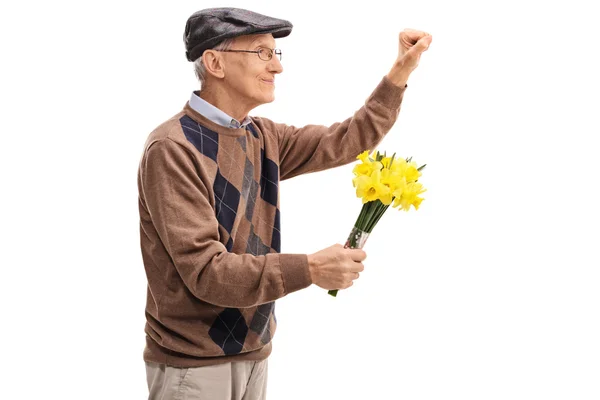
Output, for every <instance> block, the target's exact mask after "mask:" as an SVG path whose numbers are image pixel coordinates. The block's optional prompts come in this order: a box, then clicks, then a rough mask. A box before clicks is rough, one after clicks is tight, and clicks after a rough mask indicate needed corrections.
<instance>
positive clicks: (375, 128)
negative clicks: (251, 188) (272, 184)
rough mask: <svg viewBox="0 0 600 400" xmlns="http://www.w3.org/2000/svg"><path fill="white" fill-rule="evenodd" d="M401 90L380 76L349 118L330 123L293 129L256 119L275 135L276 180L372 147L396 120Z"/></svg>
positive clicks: (343, 160)
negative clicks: (374, 86)
mask: <svg viewBox="0 0 600 400" xmlns="http://www.w3.org/2000/svg"><path fill="white" fill-rule="evenodd" d="M405 90H406V86H405V87H403V88H401V87H398V86H395V85H394V84H392V83H391V82H390V81H389V79H388V78H387V77H385V76H384V77H383V79H382V80H381V82H380V83H379V85H378V86H377V87H376V88H375V90H374V91H373V92H372V94H371V95H370V96H369V97H368V98H367V100H366V102H365V104H364V105H363V106H362V107H361V108H360V109H359V110H358V111H356V112H355V113H354V115H353V116H352V117H350V118H348V119H346V120H345V121H343V122H338V123H335V124H333V125H331V126H324V125H306V126H304V127H302V128H296V127H294V126H291V125H285V124H279V123H274V122H272V121H270V120H268V119H266V118H258V122H259V123H261V124H262V125H263V127H264V128H263V129H264V130H267V131H274V132H276V135H277V137H278V142H279V155H280V160H279V162H280V167H279V168H280V174H281V178H280V179H281V180H284V179H289V178H292V177H294V176H297V175H300V174H305V173H309V172H316V171H322V170H325V169H329V168H333V167H338V166H341V165H345V164H348V163H350V162H352V161H353V160H355V159H356V156H357V155H358V154H360V153H361V152H363V151H365V150H373V149H374V148H375V147H376V146H377V145H378V144H379V143H380V142H381V140H382V139H383V137H384V136H385V134H386V133H387V132H389V130H390V129H391V127H392V126H393V125H394V123H395V122H396V119H397V118H398V114H399V112H400V104H401V103H402V99H403V96H404V92H405Z"/></svg>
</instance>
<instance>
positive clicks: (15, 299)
mask: <svg viewBox="0 0 600 400" xmlns="http://www.w3.org/2000/svg"><path fill="white" fill-rule="evenodd" d="M592 3H593V2H591V1H590V2H583V1H575V2H573V1H571V2H566V1H563V2H556V1H539V2H534V1H503V2H496V3H490V2H476V1H452V2H449V1H411V2H402V1H398V2H388V1H383V0H370V1H368V2H357V3H355V5H352V6H351V5H349V4H351V3H349V2H343V3H342V2H340V3H339V5H335V6H334V5H333V4H334V3H333V2H324V1H304V2H282V1H277V2H276V1H230V2H228V3H220V2H202V1H200V2H198V1H177V2H165V1H162V2H148V1H145V2H141V1H137V2H118V3H117V2H116V1H112V2H107V1H104V2H96V3H93V4H92V3H90V2H85V1H79V2H71V3H69V2H65V1H51V2H41V1H37V2H35V1H29V2H3V3H2V6H0V40H1V47H0V51H1V52H2V62H1V67H0V68H1V74H0V80H1V82H0V83H1V91H0V96H1V104H0V106H1V108H0V110H1V112H0V115H1V117H0V118H1V121H0V122H1V124H0V127H1V133H2V140H1V145H0V167H1V168H0V174H1V182H2V194H1V196H0V201H1V202H2V206H1V207H0V215H1V223H0V226H1V227H2V240H1V242H0V243H1V247H2V251H1V253H0V257H1V258H0V265H1V266H2V279H1V280H0V297H1V299H0V300H1V302H0V304H1V307H2V309H1V312H2V314H1V320H0V321H1V326H2V328H0V335H1V342H0V343H1V346H2V354H1V360H2V373H1V376H2V378H1V382H2V384H1V389H0V390H1V394H0V397H1V398H6V399H9V398H10V399H12V398H15V399H40V398H61V399H142V398H145V397H146V396H147V389H146V382H145V370H144V364H143V361H142V350H143V346H144V333H143V325H144V305H145V288H146V287H145V285H146V282H145V274H144V268H143V264H142V259H141V255H140V250H139V232H138V214H137V212H138V210H137V187H136V173H137V165H138V162H139V157H140V156H141V151H142V147H143V144H144V141H145V139H146V137H147V135H148V134H149V133H150V131H151V130H152V129H153V128H154V127H155V126H156V125H158V124H159V123H161V122H162V121H164V120H165V119H167V118H169V117H170V116H171V115H173V114H175V113H176V112H178V111H179V110H180V109H181V108H182V107H183V105H184V103H185V101H186V100H187V99H188V97H189V94H190V92H191V91H192V90H194V89H197V86H198V85H197V83H196V80H195V76H194V73H193V69H192V65H191V64H190V63H188V62H187V61H186V59H185V55H184V48H183V43H182V34H183V28H184V25H185V21H186V19H187V17H188V16H189V15H190V14H192V13H193V12H194V11H197V10H198V9H201V8H205V7H217V6H238V7H244V8H248V9H252V10H254V11H257V12H261V13H264V14H267V15H271V16H275V17H279V18H283V19H288V20H290V21H291V22H292V23H293V24H294V30H293V33H292V35H291V36H289V37H288V38H284V39H279V40H278V41H277V44H278V47H280V48H282V49H283V65H284V72H283V74H282V75H280V76H279V77H278V81H277V89H276V101H275V102H274V103H272V104H268V105H264V106H261V107H260V108H257V109H256V110H254V111H253V113H252V114H253V115H263V116H266V117H269V118H271V119H273V120H275V121H278V122H285V123H288V124H294V125H297V126H301V125H304V124H308V123H319V124H325V125H328V124H331V123H333V122H337V121H341V120H343V119H345V118H347V117H349V116H350V115H352V113H353V112H354V111H355V110H356V109H358V108H359V107H360V106H361V105H362V104H363V102H364V101H365V99H366V98H367V96H368V95H369V94H370V93H371V91H372V90H373V89H374V88H375V86H376V85H377V84H378V83H379V81H380V80H381V78H382V77H383V76H384V75H385V74H386V73H387V72H388V70H389V68H390V67H391V65H392V62H393V60H394V59H395V57H396V54H397V45H398V43H397V40H398V33H399V32H400V31H401V30H402V29H404V28H414V29H421V30H425V31H428V32H429V33H431V34H432V35H433V43H432V45H431V47H430V48H429V50H428V51H427V52H426V53H425V54H424V55H423V57H422V59H421V63H420V65H419V67H418V68H417V70H416V71H415V72H414V73H413V75H412V76H411V77H410V80H409V82H408V84H409V87H408V89H407V92H406V95H405V98H404V103H403V105H402V111H401V114H400V117H399V119H398V122H397V123H396V124H395V125H394V127H393V128H392V130H391V131H390V132H389V134H388V135H387V137H386V138H385V139H384V141H383V143H382V144H381V146H380V149H382V150H387V151H388V152H394V151H395V152H397V153H398V155H400V156H405V157H406V156H411V155H412V156H413V157H414V159H415V160H416V161H417V162H418V163H427V164H428V167H427V168H426V169H425V170H424V174H423V177H422V179H421V181H422V182H423V184H424V185H425V186H426V187H427V188H428V191H427V192H426V193H425V198H426V200H425V201H424V202H423V204H422V208H421V209H420V210H419V211H417V212H414V211H411V212H409V213H404V212H398V211H396V210H389V211H388V212H387V214H386V215H385V217H384V218H383V219H382V220H381V222H380V223H379V225H378V226H377V227H376V229H375V230H374V232H373V234H372V236H371V237H370V238H369V241H368V242H367V245H366V247H365V251H366V252H367V255H368V258H367V260H366V261H365V267H366V270H365V272H364V273H363V274H361V278H360V279H359V280H358V281H356V283H355V285H354V286H353V287H352V288H351V289H349V290H346V291H342V292H340V294H339V295H338V297H337V298H335V299H334V298H332V297H331V296H328V295H327V293H326V291H325V290H323V289H320V288H318V287H316V286H314V285H313V286H312V287H310V288H308V289H306V290H303V291H300V292H296V293H293V294H291V295H289V296H287V297H286V298H284V299H281V300H280V301H278V302H277V317H278V320H279V326H278V330H277V334H276V335H275V338H274V349H273V353H272V355H271V357H270V359H269V383H268V398H269V399H274V400H277V399H307V398H310V399H332V398H344V399H384V398H385V399H414V400H417V399H436V400H438V399H461V400H466V399H476V400H481V399H486V400H487V399H527V400H529V399H578V400H583V399H599V398H600V340H599V338H600V289H599V287H600V272H599V268H600V257H599V255H598V239H599V236H600V235H599V226H600V215H599V211H598V208H599V204H600V196H599V191H598V176H597V175H598V172H599V171H600V168H598V161H597V157H598V156H597V154H598V148H599V147H598V145H596V144H595V143H596V136H597V135H598V133H600V129H599V128H600V124H599V122H598V115H599V113H598V108H599V106H600V102H599V100H598V92H599V89H600V87H599V86H600V85H599V78H598V71H600V63H599V62H598V43H599V40H600V30H599V28H598V26H599V25H598V23H597V14H595V13H593V12H592V10H591V8H590V6H589V5H590V4H592ZM353 165H354V164H349V165H347V166H344V167H340V168H336V169H333V170H329V171H325V172H321V173H315V174H309V175H305V176H301V177H298V178H295V179H292V180H289V181H285V182H282V185H281V207H282V230H283V235H282V252H285V253H312V252H316V251H318V250H320V249H322V248H325V247H328V246H330V245H332V244H334V243H343V242H344V241H345V239H346V237H347V234H348V232H349V230H350V228H351V227H352V224H353V223H354V220H355V218H356V216H357V215H358V211H359V209H360V200H359V199H357V198H355V196H354V191H353V188H352V184H351V170H352V167H353Z"/></svg>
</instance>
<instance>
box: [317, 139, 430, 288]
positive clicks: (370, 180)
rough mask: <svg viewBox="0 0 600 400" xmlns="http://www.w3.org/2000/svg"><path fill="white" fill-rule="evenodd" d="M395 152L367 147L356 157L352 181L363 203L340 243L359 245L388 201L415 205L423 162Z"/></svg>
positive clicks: (403, 206) (406, 206) (406, 207)
mask: <svg viewBox="0 0 600 400" xmlns="http://www.w3.org/2000/svg"><path fill="white" fill-rule="evenodd" d="M395 156H396V153H394V154H393V155H392V156H391V157H387V156H386V153H383V154H381V153H380V152H379V151H377V152H376V153H373V154H370V155H369V150H366V151H364V152H363V153H361V154H359V155H358V157H356V158H357V159H358V160H360V161H362V163H360V164H357V165H356V166H355V167H354V170H353V171H352V172H353V173H354V178H353V179H352V184H353V185H354V187H355V188H356V196H357V197H359V198H361V199H362V203H363V206H362V209H361V210H360V214H359V215H358V218H357V220H356V222H355V223H354V228H353V229H352V231H351V232H350V236H348V240H347V241H346V244H345V245H344V247H346V248H348V247H349V248H352V249H362V248H363V246H364V245H365V242H366V240H367V238H368V237H369V234H370V233H371V231H373V228H375V225H376V224H377V222H378V221H379V220H380V219H381V217H382V216H383V214H384V213H385V211H386V210H387V209H388V207H389V206H390V205H391V206H392V207H393V208H395V207H398V209H402V210H404V211H408V210H409V209H410V206H413V207H414V209H415V210H418V209H419V206H420V205H421V202H422V201H423V198H422V197H419V195H420V194H421V193H423V192H425V189H424V188H423V185H422V184H421V183H419V182H418V179H419V178H420V177H421V170H422V169H423V168H425V164H423V165H421V166H420V167H417V164H416V163H415V162H414V161H412V157H410V158H407V159H402V158H395ZM337 292H338V291H337V290H330V291H329V292H328V293H329V294H330V295H332V296H334V297H335V296H336V295H337Z"/></svg>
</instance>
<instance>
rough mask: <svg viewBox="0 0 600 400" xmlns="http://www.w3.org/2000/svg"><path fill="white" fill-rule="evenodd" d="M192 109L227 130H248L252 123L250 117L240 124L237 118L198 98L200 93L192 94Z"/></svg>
mask: <svg viewBox="0 0 600 400" xmlns="http://www.w3.org/2000/svg"><path fill="white" fill-rule="evenodd" d="M190 107H191V108H192V109H193V110H194V111H196V112H198V113H199V114H201V115H202V116H204V117H205V118H208V119H209V120H211V121H212V122H214V123H215V124H219V125H221V126H224V127H227V128H234V129H237V128H246V126H247V125H248V124H249V123H250V122H252V120H251V119H250V117H246V118H245V119H244V121H243V122H241V123H240V122H239V121H238V120H236V119H235V118H232V117H231V116H229V115H227V114H226V113H225V112H223V111H221V110H219V109H218V108H217V107H215V106H213V105H212V104H210V103H209V102H208V101H206V100H204V99H203V98H201V97H200V96H198V92H192V95H191V96H190Z"/></svg>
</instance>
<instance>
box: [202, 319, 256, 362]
mask: <svg viewBox="0 0 600 400" xmlns="http://www.w3.org/2000/svg"><path fill="white" fill-rule="evenodd" d="M208 334H209V335H210V338H211V339H212V340H213V341H214V342H215V343H216V344H217V345H218V346H219V347H221V349H222V350H223V353H225V355H231V354H239V353H241V352H242V350H243V349H244V341H245V340H246V336H247V335H248V325H246V321H245V319H244V316H243V315H242V313H241V312H240V310H238V309H237V308H226V309H225V310H223V311H222V312H221V313H220V314H218V315H217V318H216V319H215V321H214V322H213V324H212V326H211V327H210V330H209V331H208Z"/></svg>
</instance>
